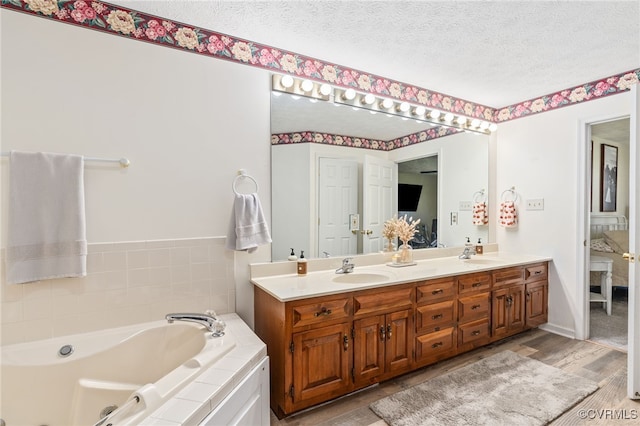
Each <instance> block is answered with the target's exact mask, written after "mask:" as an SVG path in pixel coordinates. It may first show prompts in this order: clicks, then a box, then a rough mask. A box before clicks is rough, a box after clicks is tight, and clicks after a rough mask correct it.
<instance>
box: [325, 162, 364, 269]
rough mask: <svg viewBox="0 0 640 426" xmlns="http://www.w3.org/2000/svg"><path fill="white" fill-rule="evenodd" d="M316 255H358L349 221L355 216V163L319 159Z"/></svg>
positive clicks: (356, 205)
mask: <svg viewBox="0 0 640 426" xmlns="http://www.w3.org/2000/svg"><path fill="white" fill-rule="evenodd" d="M319 166H320V174H319V176H318V210H319V211H318V255H319V256H322V255H323V252H326V253H329V254H330V255H331V256H345V255H353V254H355V253H357V248H358V247H357V244H358V237H357V234H356V233H353V232H351V228H350V224H351V223H350V220H349V217H350V215H352V214H357V213H358V163H357V162H356V161H350V160H340V159H336V158H320V159H319Z"/></svg>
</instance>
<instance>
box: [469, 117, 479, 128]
mask: <svg viewBox="0 0 640 426" xmlns="http://www.w3.org/2000/svg"><path fill="white" fill-rule="evenodd" d="M479 125H480V120H478V119H477V118H474V119H473V120H471V127H478V126H479Z"/></svg>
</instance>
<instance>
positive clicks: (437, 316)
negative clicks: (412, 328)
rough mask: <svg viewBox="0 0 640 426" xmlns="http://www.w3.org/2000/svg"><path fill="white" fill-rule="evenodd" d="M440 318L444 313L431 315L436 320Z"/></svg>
mask: <svg viewBox="0 0 640 426" xmlns="http://www.w3.org/2000/svg"><path fill="white" fill-rule="evenodd" d="M439 318H442V314H436V315H431V319H432V320H436V319H439Z"/></svg>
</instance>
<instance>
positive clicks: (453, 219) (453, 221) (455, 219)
mask: <svg viewBox="0 0 640 426" xmlns="http://www.w3.org/2000/svg"><path fill="white" fill-rule="evenodd" d="M451 224H452V225H457V224H458V212H451Z"/></svg>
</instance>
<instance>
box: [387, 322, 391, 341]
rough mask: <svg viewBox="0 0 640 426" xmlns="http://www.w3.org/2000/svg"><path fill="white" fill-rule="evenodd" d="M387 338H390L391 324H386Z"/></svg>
mask: <svg viewBox="0 0 640 426" xmlns="http://www.w3.org/2000/svg"><path fill="white" fill-rule="evenodd" d="M387 340H391V324H388V325H387Z"/></svg>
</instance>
